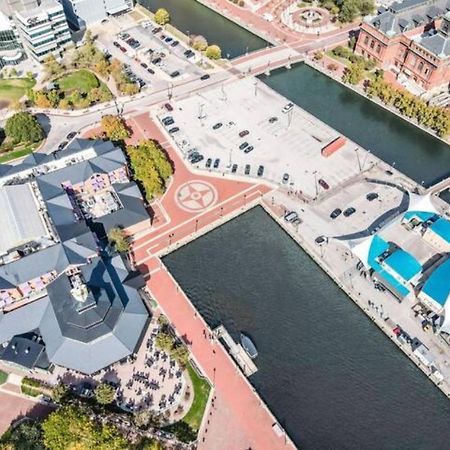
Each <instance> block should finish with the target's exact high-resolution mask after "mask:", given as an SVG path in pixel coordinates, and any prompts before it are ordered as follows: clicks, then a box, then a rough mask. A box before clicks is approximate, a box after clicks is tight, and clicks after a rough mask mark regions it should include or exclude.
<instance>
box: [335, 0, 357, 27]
mask: <svg viewBox="0 0 450 450" xmlns="http://www.w3.org/2000/svg"><path fill="white" fill-rule="evenodd" d="M358 6H359V5H358V0H344V2H343V3H342V7H341V11H340V12H339V20H340V21H341V22H344V23H345V22H352V21H353V20H354V19H355V18H356V16H357V15H358V14H359V7H358Z"/></svg>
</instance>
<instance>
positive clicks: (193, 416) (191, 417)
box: [183, 363, 211, 431]
mask: <svg viewBox="0 0 450 450" xmlns="http://www.w3.org/2000/svg"><path fill="white" fill-rule="evenodd" d="M187 371H188V373H189V376H190V377H191V381H192V384H193V386H194V400H193V402H192V405H191V408H190V409H189V411H188V412H187V414H186V415H185V416H184V417H183V422H186V423H187V424H188V425H189V426H190V427H191V428H192V429H193V430H195V431H198V429H199V428H200V424H201V423H202V418H203V414H204V412H205V408H206V403H207V402H208V396H209V391H210V390H211V386H210V385H209V383H208V381H207V380H206V378H201V377H200V376H199V375H198V373H197V372H196V371H195V370H194V368H193V367H192V365H191V364H190V363H189V365H188V366H187Z"/></svg>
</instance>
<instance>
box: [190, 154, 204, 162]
mask: <svg viewBox="0 0 450 450" xmlns="http://www.w3.org/2000/svg"><path fill="white" fill-rule="evenodd" d="M203 159H205V157H204V156H203V155H201V154H200V153H198V152H195V153H192V155H191V156H190V157H189V161H190V162H191V163H192V164H197V163H199V162H200V161H203Z"/></svg>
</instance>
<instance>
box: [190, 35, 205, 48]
mask: <svg viewBox="0 0 450 450" xmlns="http://www.w3.org/2000/svg"><path fill="white" fill-rule="evenodd" d="M191 46H192V48H193V49H194V50H198V51H200V52H203V51H205V50H206V48H207V47H208V41H207V40H206V38H205V37H203V36H202V35H200V34H199V35H198V36H194V37H193V38H192V41H191Z"/></svg>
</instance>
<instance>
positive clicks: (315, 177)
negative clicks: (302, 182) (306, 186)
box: [313, 170, 319, 197]
mask: <svg viewBox="0 0 450 450" xmlns="http://www.w3.org/2000/svg"><path fill="white" fill-rule="evenodd" d="M313 175H314V187H315V189H316V197H317V196H318V195H319V188H318V187H317V170H315V171H314V172H313Z"/></svg>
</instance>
